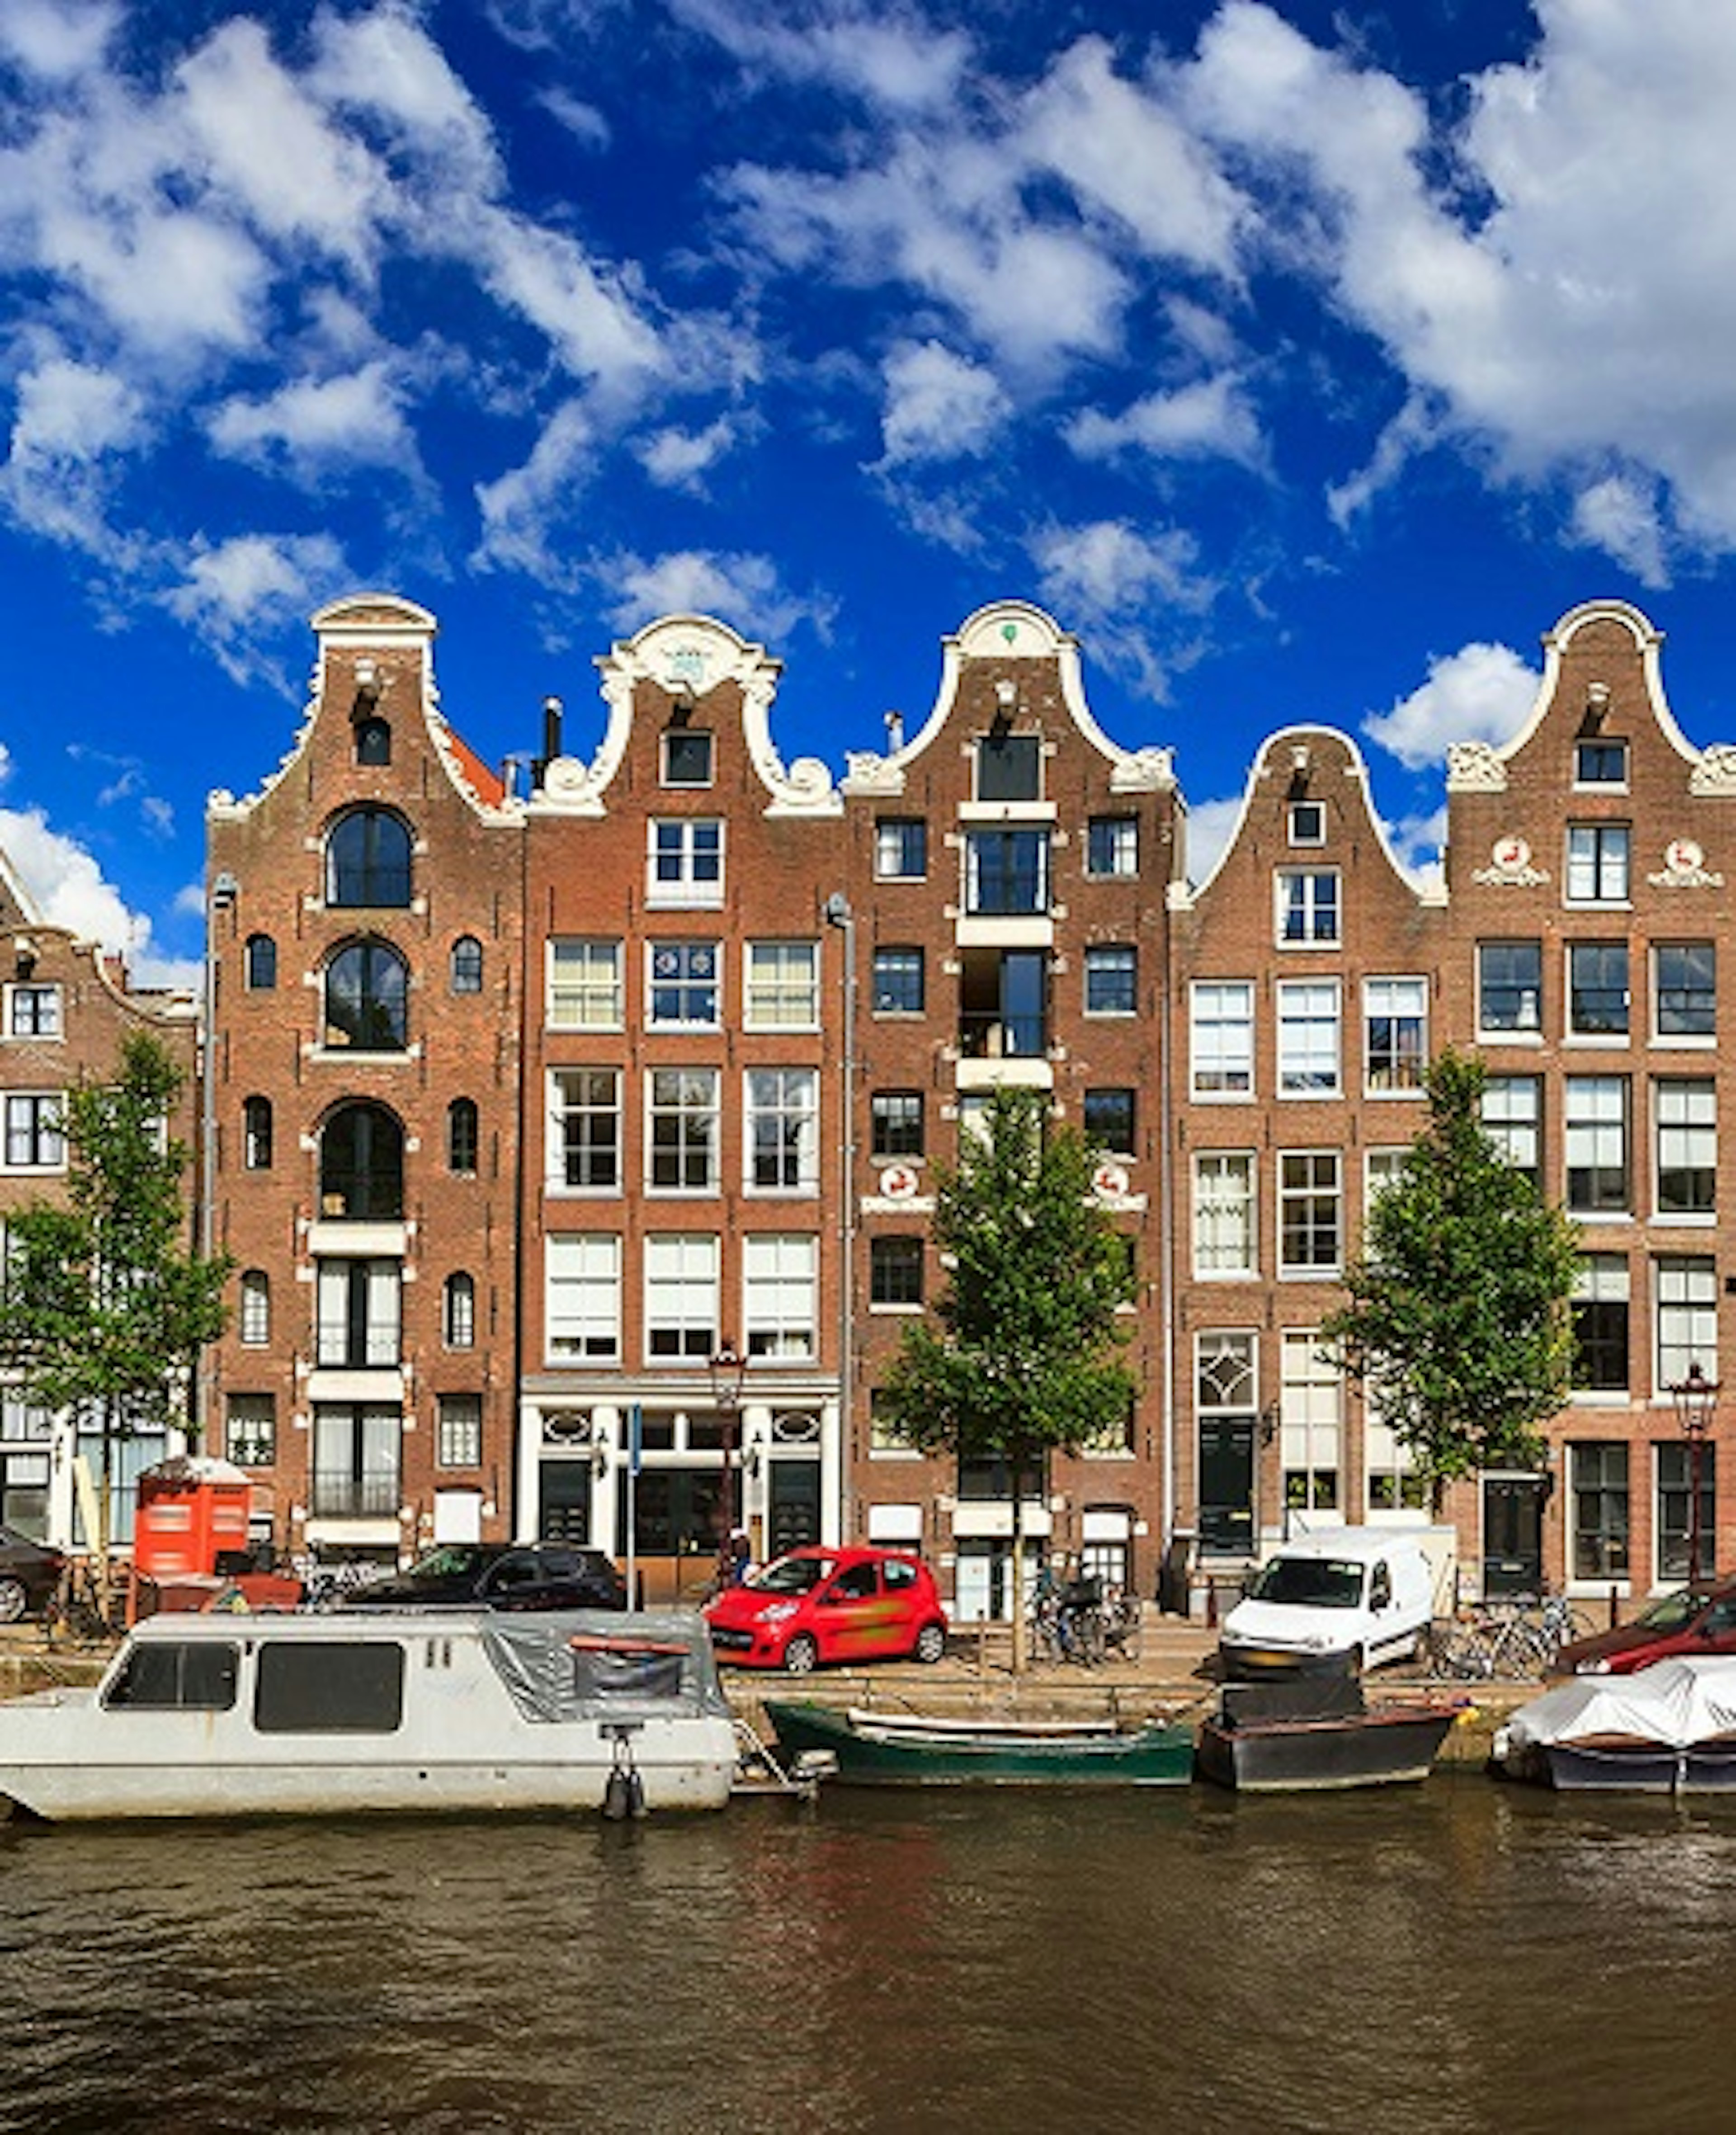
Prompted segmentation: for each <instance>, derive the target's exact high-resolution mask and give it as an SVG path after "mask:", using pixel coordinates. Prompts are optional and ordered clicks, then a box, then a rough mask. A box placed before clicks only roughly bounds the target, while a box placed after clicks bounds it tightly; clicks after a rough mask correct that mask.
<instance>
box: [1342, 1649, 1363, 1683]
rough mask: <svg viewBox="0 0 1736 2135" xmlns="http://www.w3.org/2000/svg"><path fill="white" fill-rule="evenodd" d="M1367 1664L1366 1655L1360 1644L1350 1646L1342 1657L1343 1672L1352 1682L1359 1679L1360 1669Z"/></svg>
mask: <svg viewBox="0 0 1736 2135" xmlns="http://www.w3.org/2000/svg"><path fill="white" fill-rule="evenodd" d="M1367 1666H1368V1656H1367V1654H1366V1653H1364V1652H1363V1650H1362V1648H1361V1647H1360V1646H1352V1647H1351V1648H1350V1651H1349V1652H1348V1653H1346V1655H1345V1657H1344V1672H1345V1673H1346V1675H1347V1676H1348V1677H1350V1681H1351V1682H1359V1681H1360V1679H1361V1676H1362V1671H1363V1670H1364V1668H1366V1667H1367Z"/></svg>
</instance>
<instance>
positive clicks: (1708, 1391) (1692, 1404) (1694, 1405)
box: [1668, 1362, 1718, 1588]
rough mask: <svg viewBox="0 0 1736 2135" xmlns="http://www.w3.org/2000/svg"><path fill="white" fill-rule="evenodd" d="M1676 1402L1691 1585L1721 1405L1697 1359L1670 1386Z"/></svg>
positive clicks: (1696, 1566) (1697, 1572)
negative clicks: (1711, 1439)
mask: <svg viewBox="0 0 1736 2135" xmlns="http://www.w3.org/2000/svg"><path fill="white" fill-rule="evenodd" d="M1668 1391H1669V1395H1670V1398H1671V1401H1672V1402H1675V1420H1676V1421H1677V1422H1678V1423H1679V1424H1680V1426H1681V1427H1682V1435H1683V1436H1684V1437H1685V1439H1686V1440H1687V1441H1688V1585H1689V1586H1690V1588H1691V1587H1692V1586H1693V1585H1694V1583H1695V1581H1696V1580H1697V1579H1698V1578H1699V1577H1700V1462H1701V1460H1703V1459H1704V1451H1705V1443H1706V1433H1707V1432H1708V1431H1709V1430H1710V1429H1711V1428H1712V1411H1713V1410H1714V1408H1715V1407H1716V1406H1717V1405H1718V1382H1717V1380H1716V1379H1709V1378H1708V1377H1706V1375H1705V1373H1704V1372H1703V1371H1701V1369H1700V1365H1699V1363H1697V1362H1691V1363H1690V1364H1689V1366H1688V1376H1687V1377H1686V1378H1685V1379H1678V1380H1677V1381H1676V1382H1675V1383H1674V1384H1673V1385H1672V1386H1671V1387H1670V1388H1669V1389H1668Z"/></svg>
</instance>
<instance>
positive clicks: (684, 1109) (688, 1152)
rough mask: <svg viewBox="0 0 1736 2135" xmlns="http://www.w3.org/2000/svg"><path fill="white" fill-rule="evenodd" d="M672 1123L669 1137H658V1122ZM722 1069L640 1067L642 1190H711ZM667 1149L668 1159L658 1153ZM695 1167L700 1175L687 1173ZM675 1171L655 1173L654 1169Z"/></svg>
mask: <svg viewBox="0 0 1736 2135" xmlns="http://www.w3.org/2000/svg"><path fill="white" fill-rule="evenodd" d="M669 1125H672V1126H673V1127H674V1129H675V1135H674V1138H673V1140H670V1141H660V1140H659V1139H658V1133H657V1130H658V1128H659V1126H669ZM722 1144H723V1073H722V1070H721V1069H720V1068H717V1067H647V1069H646V1070H645V1191H646V1192H647V1193H655V1194H657V1196H658V1197H659V1198H662V1197H664V1196H667V1195H674V1194H689V1195H691V1194H697V1193H716V1191H717V1189H718V1186H719V1184H720V1181H721V1179H722V1175H723V1174H722ZM670 1156H672V1159H673V1160H672V1164H669V1163H665V1162H663V1159H665V1158H666V1157H670ZM696 1160H697V1168H698V1169H700V1170H701V1171H702V1172H703V1174H704V1175H703V1177H702V1178H694V1177H690V1176H689V1174H690V1173H691V1172H692V1171H693V1170H694V1169H696ZM660 1168H661V1169H665V1170H666V1171H667V1170H668V1169H674V1170H675V1171H676V1172H677V1173H678V1174H680V1176H679V1177H676V1178H674V1179H669V1178H664V1179H659V1178H658V1177H657V1172H658V1170H659V1169H660Z"/></svg>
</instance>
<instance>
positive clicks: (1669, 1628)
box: [1549, 1584, 1736, 1675]
mask: <svg viewBox="0 0 1736 2135" xmlns="http://www.w3.org/2000/svg"><path fill="white" fill-rule="evenodd" d="M1700 1653H1736V1584H1731V1585H1729V1586H1717V1587H1714V1588H1713V1589H1712V1590H1710V1591H1709V1592H1706V1591H1704V1590H1701V1591H1694V1590H1690V1589H1688V1588H1685V1587H1684V1588H1683V1589H1681V1590H1680V1591H1679V1592H1677V1593H1675V1594H1664V1595H1660V1596H1659V1597H1658V1599H1657V1600H1656V1601H1654V1602H1652V1603H1651V1605H1649V1606H1648V1607H1646V1608H1644V1609H1642V1610H1641V1611H1640V1613H1639V1615H1637V1616H1636V1617H1635V1618H1634V1619H1633V1621H1632V1623H1631V1624H1617V1626H1616V1628H1615V1629H1613V1630H1612V1631H1599V1632H1598V1633H1596V1634H1594V1635H1593V1637H1591V1638H1589V1639H1574V1642H1573V1644H1571V1645H1569V1646H1564V1647H1563V1648H1561V1650H1560V1652H1559V1653H1557V1654H1556V1656H1555V1658H1554V1661H1553V1662H1552V1663H1550V1666H1549V1673H1550V1674H1551V1675H1632V1673H1633V1672H1634V1670H1635V1669H1636V1668H1650V1667H1651V1663H1653V1662H1654V1661H1664V1660H1672V1659H1675V1658H1678V1657H1680V1658H1683V1659H1691V1658H1693V1657H1694V1656H1695V1655H1696V1654H1700Z"/></svg>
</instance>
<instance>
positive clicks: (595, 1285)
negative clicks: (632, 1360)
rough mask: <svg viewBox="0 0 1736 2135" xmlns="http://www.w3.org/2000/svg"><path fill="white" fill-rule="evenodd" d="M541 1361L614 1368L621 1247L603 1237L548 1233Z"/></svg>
mask: <svg viewBox="0 0 1736 2135" xmlns="http://www.w3.org/2000/svg"><path fill="white" fill-rule="evenodd" d="M542 1347H543V1357H544V1361H545V1362H546V1363H549V1364H550V1365H557V1366H558V1365H563V1364H565V1365H573V1366H579V1367H583V1366H584V1365H589V1364H604V1363H611V1364H612V1363H619V1362H620V1358H621V1241H620V1239H619V1238H618V1237H616V1236H614V1235H613V1232H607V1231H551V1232H549V1234H548V1235H547V1237H546V1238H545V1239H544V1240H543V1325H542Z"/></svg>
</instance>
